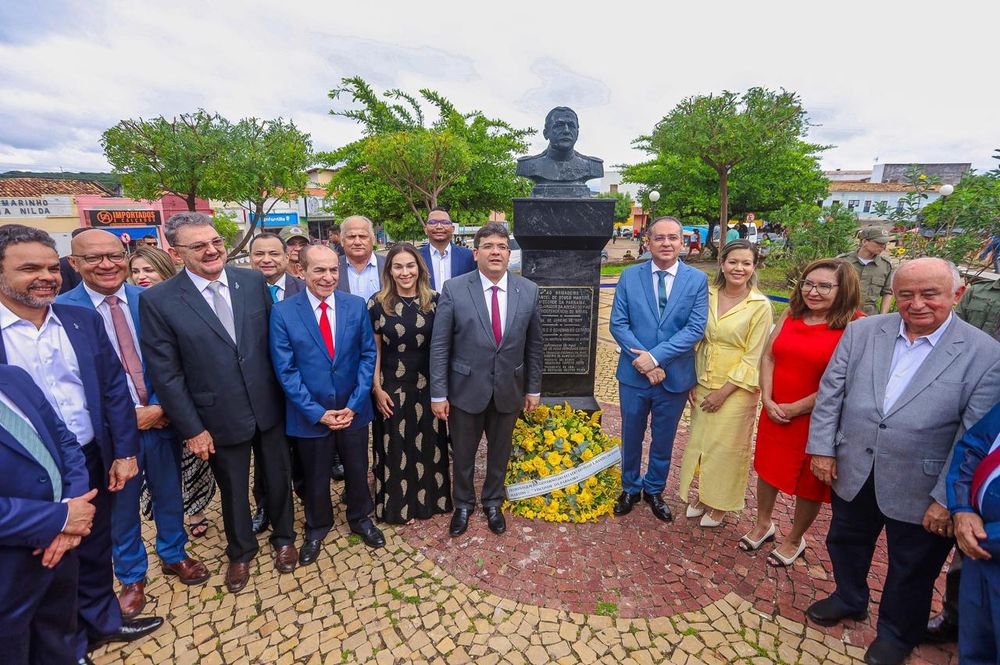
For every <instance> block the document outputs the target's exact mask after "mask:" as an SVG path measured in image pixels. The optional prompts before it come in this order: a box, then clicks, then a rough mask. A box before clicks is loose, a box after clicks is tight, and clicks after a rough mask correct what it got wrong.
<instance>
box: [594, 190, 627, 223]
mask: <svg viewBox="0 0 1000 665" xmlns="http://www.w3.org/2000/svg"><path fill="white" fill-rule="evenodd" d="M597 198H599V199H614V200H615V222H619V223H620V222H624V221H626V220H628V218H629V217H631V216H632V206H634V205H635V201H633V200H632V195H631V194H628V193H627V192H605V193H604V194H598V195H597Z"/></svg>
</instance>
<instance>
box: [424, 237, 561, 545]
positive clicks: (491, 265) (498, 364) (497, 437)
mask: <svg viewBox="0 0 1000 665" xmlns="http://www.w3.org/2000/svg"><path fill="white" fill-rule="evenodd" d="M509 237H510V236H509V235H508V232H507V229H506V227H504V226H503V225H502V224H498V223H496V222H489V223H487V224H486V225H484V226H483V227H482V228H480V229H479V231H478V232H476V237H475V241H474V246H475V248H476V250H475V256H476V263H477V264H478V267H479V269H478V270H477V271H475V272H471V273H467V274H465V275H462V276H461V277H454V278H452V279H450V280H448V281H447V282H445V284H444V289H443V290H442V293H441V299H440V301H439V302H438V307H437V314H436V315H435V319H434V332H433V335H432V337H431V363H430V365H431V367H430V373H431V408H432V410H433V411H434V415H435V416H437V417H438V418H440V419H441V420H447V421H448V428H449V430H450V431H451V437H452V456H453V465H454V474H453V475H454V483H453V488H454V490H453V494H454V499H455V513H454V515H452V519H451V525H450V528H449V533H450V534H451V535H452V536H453V537H454V536H460V535H462V534H463V533H465V530H466V529H467V528H468V526H469V516H470V515H471V514H472V511H473V510H475V507H476V490H475V487H474V476H475V462H476V451H477V450H478V449H479V441H480V439H481V438H482V436H483V433H484V432H485V434H486V442H487V454H486V479H485V481H484V483H483V491H482V497H481V498H482V504H483V508H484V510H485V512H486V521H487V523H488V525H489V527H490V530H491V531H493V533H495V534H497V535H500V534H502V533H504V531H506V529H507V525H506V523H505V522H504V518H503V513H502V512H501V509H500V508H501V506H502V504H503V500H504V482H503V481H504V475H505V473H506V471H507V462H508V461H509V460H510V452H511V436H512V434H513V431H514V423H515V421H516V420H517V416H518V414H520V413H521V410H522V409H524V410H525V411H532V410H534V408H535V407H537V406H538V402H539V399H540V393H541V387H542V356H543V349H542V324H541V318H540V316H539V312H538V287H537V286H535V285H534V284H533V283H532V282H530V281H528V280H527V279H524V278H523V277H521V276H520V275H514V274H511V273H509V272H507V264H508V262H509V261H510V246H509V245H508V241H509Z"/></svg>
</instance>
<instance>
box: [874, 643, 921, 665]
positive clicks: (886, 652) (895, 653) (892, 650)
mask: <svg viewBox="0 0 1000 665" xmlns="http://www.w3.org/2000/svg"><path fill="white" fill-rule="evenodd" d="M910 651H912V649H907V648H906V647H904V646H902V645H899V644H896V643H895V642H891V641H889V640H883V639H881V638H878V637H876V638H875V641H874V642H872V643H871V646H869V647H868V651H866V652H865V662H866V663H868V665H903V661H904V660H906V657H907V656H909V655H910Z"/></svg>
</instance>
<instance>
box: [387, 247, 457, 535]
mask: <svg viewBox="0 0 1000 665" xmlns="http://www.w3.org/2000/svg"><path fill="white" fill-rule="evenodd" d="M437 299H438V294H437V293H435V292H433V291H431V287H430V278H429V277H428V273H427V266H426V265H425V264H424V260H423V258H421V256H420V252H418V251H417V249H416V248H415V247H414V246H413V245H411V244H410V243H408V242H404V243H398V244H396V245H394V246H393V247H392V249H390V250H389V254H388V255H387V256H386V259H385V268H384V269H383V274H382V290H381V291H379V292H378V293H377V294H375V295H374V296H372V298H371V300H369V301H368V313H369V315H370V316H371V321H372V327H373V328H374V331H375V346H376V348H377V349H378V358H377V360H376V362H375V379H374V381H373V386H372V397H373V399H374V402H375V410H376V415H375V420H374V421H373V423H372V442H373V443H372V449H373V451H374V457H375V465H374V466H375V517H376V518H377V519H379V520H381V521H383V522H387V523H390V524H407V523H409V522H411V521H412V520H413V519H414V518H417V519H426V518H428V517H432V516H433V515H435V514H436V513H447V512H451V509H452V504H451V482H450V476H449V469H448V429H447V425H446V423H445V422H444V421H441V420H438V419H437V418H435V417H434V414H433V413H432V412H431V393H430V383H429V376H430V372H429V368H430V347H431V330H432V328H433V326H434V312H435V309H436V308H437Z"/></svg>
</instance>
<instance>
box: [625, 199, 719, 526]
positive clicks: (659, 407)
mask: <svg viewBox="0 0 1000 665" xmlns="http://www.w3.org/2000/svg"><path fill="white" fill-rule="evenodd" d="M647 235H648V241H649V252H650V255H651V257H652V258H651V260H650V261H646V262H645V263H642V264H639V265H637V266H632V267H630V268H626V269H625V270H624V271H623V272H622V275H621V278H620V279H619V280H618V286H617V287H616V288H615V300H614V305H613V306H612V309H611V335H612V336H613V337H614V338H615V340H616V341H617V342H618V345H619V346H620V347H621V357H620V358H619V359H618V371H617V373H616V377H617V378H618V395H619V401H620V402H621V411H622V490H623V491H622V493H621V495H620V496H619V497H618V502H617V503H616V504H615V515H619V516H621V515H625V514H627V513H628V512H630V511H631V510H632V506H634V505H635V504H636V503H638V502H639V499H640V498H645V500H646V502H647V503H649V505H650V507H651V508H652V511H653V515H655V516H656V517H657V518H658V519H660V520H662V521H664V522H669V521H671V520H672V519H673V515H672V514H671V513H670V507H669V506H668V505H667V504H666V503H665V502H664V501H663V497H662V496H661V493H662V492H663V488H664V486H665V485H666V482H667V472H668V471H669V470H670V456H671V453H672V452H673V447H674V435H675V434H676V433H677V423H678V422H679V421H680V417H681V413H682V412H683V411H684V402H685V400H686V399H687V392H688V390H690V389H691V387H692V386H694V384H695V382H696V381H697V378H696V376H695V371H694V346H695V344H697V343H698V341H699V340H700V339H701V338H702V336H703V335H704V333H705V322H706V320H707V319H708V279H707V278H706V276H705V273H703V272H701V271H700V270H697V269H695V268H691V267H689V266H686V265H684V264H683V263H681V262H680V260H679V257H680V251H681V247H682V243H683V230H682V227H681V223H680V222H679V221H677V220H676V219H674V218H673V217H660V218H658V219H656V220H654V221H653V223H652V224H651V225H650V226H649V229H648V230H647ZM650 413H652V428H653V436H652V442H651V443H650V446H649V464H648V466H647V468H646V475H645V476H640V475H639V471H640V468H641V464H642V440H643V438H644V437H645V436H646V422H647V420H649V416H650Z"/></svg>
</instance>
